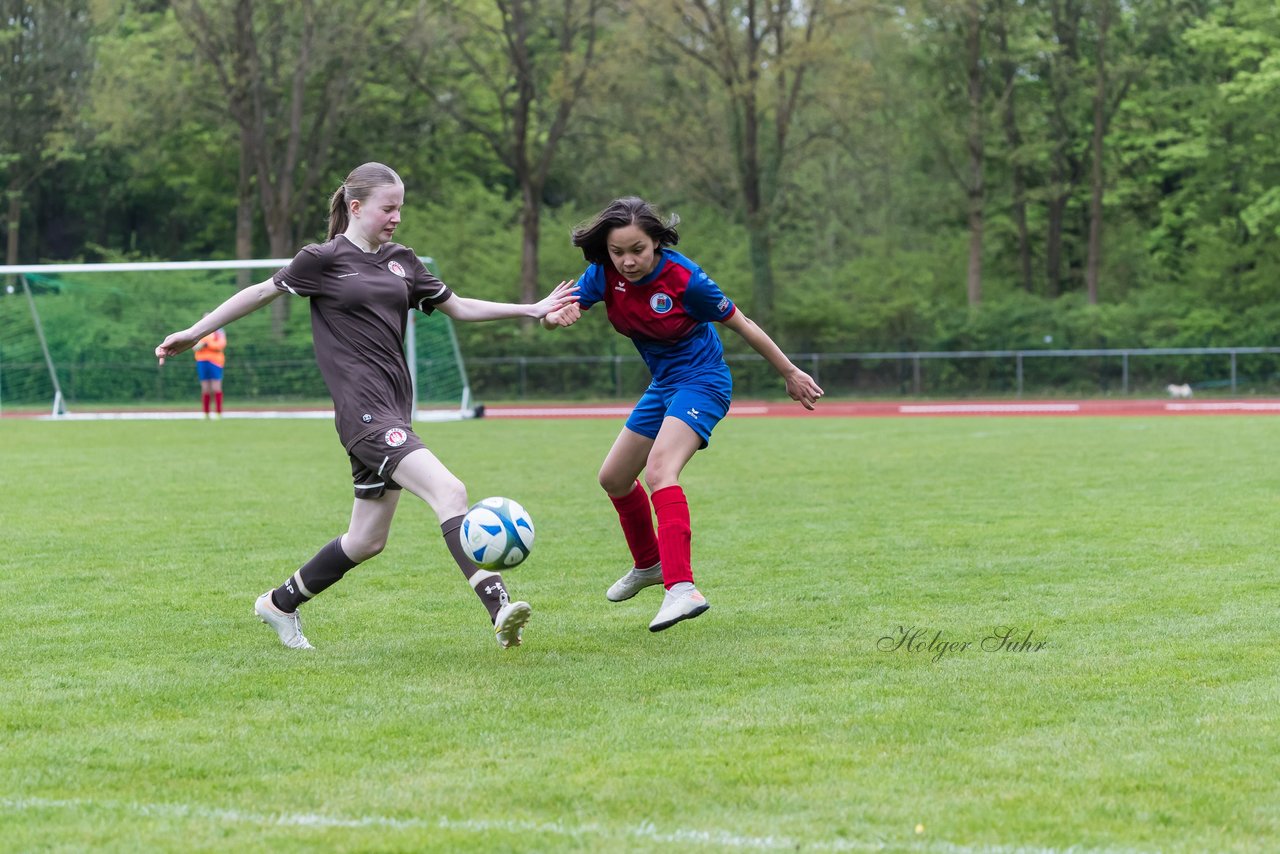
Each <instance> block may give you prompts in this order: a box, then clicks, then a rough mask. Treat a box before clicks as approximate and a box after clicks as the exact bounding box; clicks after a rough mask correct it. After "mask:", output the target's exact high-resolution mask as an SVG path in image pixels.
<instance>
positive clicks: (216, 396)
mask: <svg viewBox="0 0 1280 854" xmlns="http://www.w3.org/2000/svg"><path fill="white" fill-rule="evenodd" d="M213 400H214V402H215V403H216V404H217V406H218V414H219V415H221V414H222V392H220V391H215V392H214V393H213Z"/></svg>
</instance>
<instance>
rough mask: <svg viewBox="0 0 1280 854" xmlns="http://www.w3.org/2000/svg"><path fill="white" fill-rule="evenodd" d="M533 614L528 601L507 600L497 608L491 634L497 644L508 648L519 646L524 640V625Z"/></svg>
mask: <svg viewBox="0 0 1280 854" xmlns="http://www.w3.org/2000/svg"><path fill="white" fill-rule="evenodd" d="M532 616H533V609H532V608H530V607H529V603H528V602H508V603H507V604H505V605H503V606H502V607H501V608H499V609H498V616H497V617H496V618H495V619H494V621H493V636H494V637H495V638H497V641H498V646H500V647H502V648H503V649H509V648H511V647H513V646H519V645H520V643H521V641H523V640H524V626H525V623H527V622H529V618H530V617H532Z"/></svg>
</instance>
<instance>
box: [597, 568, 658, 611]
mask: <svg viewBox="0 0 1280 854" xmlns="http://www.w3.org/2000/svg"><path fill="white" fill-rule="evenodd" d="M661 583H662V563H661V562H659V563H655V564H654V565H653V566H651V567H649V568H648V569H632V570H631V571H630V572H628V573H627V574H626V575H624V576H622V577H621V578H619V579H618V580H617V581H615V582H613V586H612V587H610V588H609V590H608V592H606V593H605V594H604V596H605V598H606V599H608V600H609V601H610V602H624V601H626V600H627V599H630V598H631V597H632V596H634V595H636V594H637V593H639V592H640V591H641V590H643V589H645V588H646V587H652V586H653V585H655V584H661Z"/></svg>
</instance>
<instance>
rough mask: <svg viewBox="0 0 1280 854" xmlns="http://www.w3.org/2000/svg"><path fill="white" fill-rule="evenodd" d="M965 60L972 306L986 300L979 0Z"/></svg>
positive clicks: (971, 15)
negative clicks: (983, 278) (983, 243)
mask: <svg viewBox="0 0 1280 854" xmlns="http://www.w3.org/2000/svg"><path fill="white" fill-rule="evenodd" d="M966 11H967V15H966V17H967V21H966V25H967V32H966V34H965V53H966V57H965V64H966V65H967V66H968V67H967V69H966V70H967V72H968V75H969V139H968V143H969V144H968V148H969V182H968V183H969V186H968V188H967V189H968V196H969V273H968V285H969V288H968V290H969V306H970V307H977V306H979V305H981V304H982V231H983V224H984V223H983V215H984V212H983V208H984V206H985V196H986V188H985V187H984V186H983V174H982V159H983V156H984V153H985V150H984V148H983V140H982V12H981V9H980V8H979V4H978V2H977V0H970V2H969V4H968V7H967V10H966Z"/></svg>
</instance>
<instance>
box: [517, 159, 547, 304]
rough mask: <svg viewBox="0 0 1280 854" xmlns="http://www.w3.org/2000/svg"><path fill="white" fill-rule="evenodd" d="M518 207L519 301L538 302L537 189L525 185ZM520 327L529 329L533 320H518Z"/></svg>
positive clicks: (538, 200)
mask: <svg viewBox="0 0 1280 854" xmlns="http://www.w3.org/2000/svg"><path fill="white" fill-rule="evenodd" d="M521 195H522V197H523V200H522V204H521V206H520V301H521V302H524V303H533V302H537V301H538V235H539V230H540V228H539V218H540V216H541V212H542V211H541V208H542V206H541V199H540V196H541V193H540V192H539V190H538V188H536V187H533V186H529V185H528V184H527V183H526V184H525V186H524V188H523V190H522V193H521ZM520 326H521V328H523V329H530V328H532V326H533V318H531V317H522V318H520Z"/></svg>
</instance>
